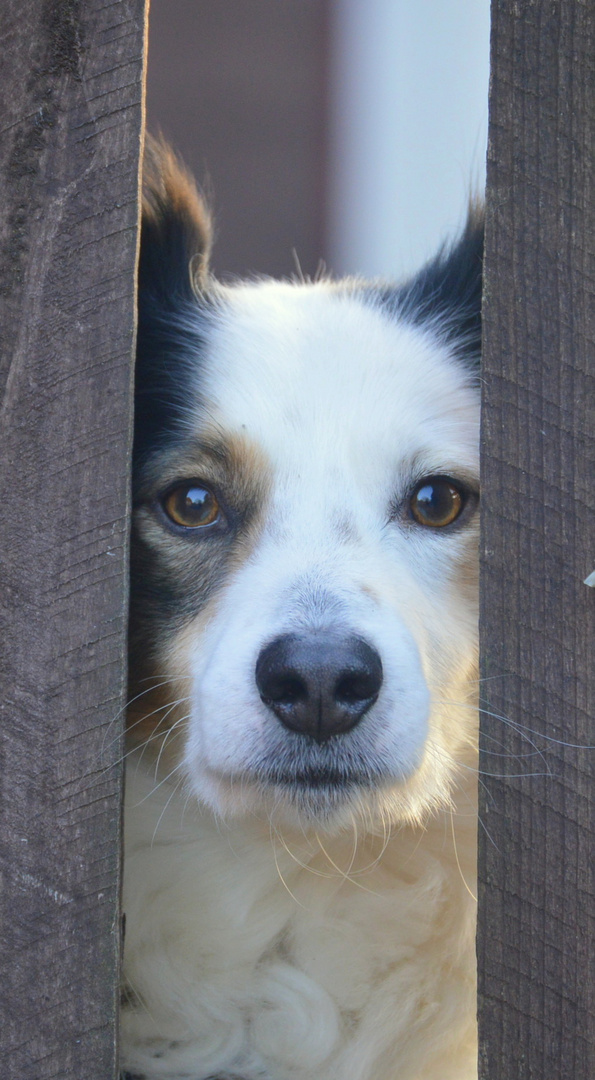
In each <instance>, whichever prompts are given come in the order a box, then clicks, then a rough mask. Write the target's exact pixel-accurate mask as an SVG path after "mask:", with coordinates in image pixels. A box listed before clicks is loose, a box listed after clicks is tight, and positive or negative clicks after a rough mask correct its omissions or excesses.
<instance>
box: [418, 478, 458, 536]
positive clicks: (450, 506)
mask: <svg viewBox="0 0 595 1080" xmlns="http://www.w3.org/2000/svg"><path fill="white" fill-rule="evenodd" d="M465 502H466V495H465V492H464V491H462V490H461V488H460V487H458V486H457V485H456V484H455V482H454V480H451V479H450V478H449V477H448V476H427V477H425V479H423V480H422V481H421V482H420V483H419V484H418V485H417V487H416V488H415V490H414V492H413V495H412V496H411V499H410V501H409V506H410V508H411V513H412V515H413V517H414V519H415V521H417V523H418V525H426V526H429V527H430V528H432V529H442V528H444V526H445V525H452V523H453V521H456V519H457V518H458V516H459V514H460V513H461V511H462V509H463V507H464V505H465Z"/></svg>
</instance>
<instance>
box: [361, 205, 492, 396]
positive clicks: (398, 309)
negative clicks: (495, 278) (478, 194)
mask: <svg viewBox="0 0 595 1080" xmlns="http://www.w3.org/2000/svg"><path fill="white" fill-rule="evenodd" d="M483 243H484V214H483V208H482V207H480V206H479V205H476V204H472V205H471V207H470V209H469V215H468V217H467V223H466V225H465V228H464V230H463V232H462V234H461V236H460V237H459V239H458V240H457V241H455V243H454V244H452V245H451V246H444V247H443V248H441V249H440V251H439V252H438V254H437V255H436V256H435V257H434V258H433V259H432V260H431V261H430V262H428V263H427V264H426V265H425V266H424V267H423V268H422V269H421V270H420V271H419V273H418V274H416V275H415V277H414V278H412V279H411V280H410V281H408V282H406V283H405V284H404V285H400V286H392V287H391V286H387V287H386V288H384V289H383V288H382V287H381V288H380V289H371V290H370V293H369V294H368V295H369V297H370V299H376V300H377V301H380V303H381V304H382V305H383V306H385V307H386V308H387V309H388V311H389V312H390V313H391V314H394V315H395V316H398V317H400V318H402V319H405V320H406V321H407V322H410V323H413V324H414V325H415V326H424V325H426V326H427V325H430V326H434V327H435V328H436V330H437V331H438V332H439V334H440V336H441V337H442V338H443V339H444V340H446V341H447V342H448V344H449V345H450V346H451V347H452V348H453V350H454V352H455V355H456V356H457V357H458V358H459V359H460V360H461V361H462V362H463V363H465V365H466V366H468V367H469V368H470V370H472V371H473V373H474V374H475V375H477V374H478V372H479V362H480V356H481V295H482V267H483Z"/></svg>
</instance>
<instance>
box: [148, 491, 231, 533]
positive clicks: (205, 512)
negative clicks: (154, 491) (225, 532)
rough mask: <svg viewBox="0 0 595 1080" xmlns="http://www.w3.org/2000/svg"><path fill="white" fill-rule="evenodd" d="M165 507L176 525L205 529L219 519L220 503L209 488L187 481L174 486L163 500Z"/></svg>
mask: <svg viewBox="0 0 595 1080" xmlns="http://www.w3.org/2000/svg"><path fill="white" fill-rule="evenodd" d="M162 506H163V509H164V510H165V513H166V514H167V516H168V518H169V519H170V520H171V521H173V522H174V524H175V525H182V526H184V528H186V529H203V528H205V526H207V525H214V524H215V522H216V521H218V520H219V503H218V502H217V499H216V497H215V495H213V492H212V491H210V490H209V488H207V487H205V486H204V485H203V484H200V483H198V482H197V481H192V480H190V481H186V482H185V483H183V484H179V485H178V487H175V488H173V489H172V490H171V491H170V492H168V494H167V495H166V496H165V498H164V499H163V501H162Z"/></svg>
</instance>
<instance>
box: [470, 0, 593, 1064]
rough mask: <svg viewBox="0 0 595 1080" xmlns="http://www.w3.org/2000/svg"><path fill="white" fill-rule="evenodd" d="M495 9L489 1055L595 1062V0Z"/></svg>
mask: <svg viewBox="0 0 595 1080" xmlns="http://www.w3.org/2000/svg"><path fill="white" fill-rule="evenodd" d="M492 19H493V25H492V84H491V95H490V138H489V150H488V222H487V251H486V286H485V288H486V293H485V352H484V355H485V359H484V391H485V400H484V412H483V438H484V452H483V477H482V484H483V495H482V500H483V537H482V567H483V583H482V600H481V644H482V652H483V663H482V676H483V678H484V680H485V681H484V682H483V683H482V697H483V703H484V706H485V708H486V709H488V710H489V711H488V712H486V713H485V714H484V715H483V718H482V727H483V736H482V757H481V766H482V769H483V770H484V776H483V777H482V782H481V786H480V792H481V800H480V801H481V816H482V820H483V823H484V826H485V829H484V831H483V833H482V837H481V846H480V905H481V906H480V927H479V936H478V959H479V992H480V997H479V1022H480V1040H481V1050H480V1075H481V1077H482V1078H484V1080H487V1078H489V1080H504V1078H506V1080H510V1078H512V1077H514V1078H515V1080H529V1078H531V1080H544V1078H546V1077H555V1078H556V1080H593V1077H594V1076H595V871H594V868H595V859H594V851H595V750H593V749H587V747H593V746H594V744H595V731H594V728H595V724H594V717H595V665H594V664H593V652H594V642H595V591H594V590H593V589H589V588H587V587H586V586H585V585H584V584H583V579H584V578H585V577H586V576H587V574H588V573H590V572H591V571H592V570H593V569H595V305H594V293H595V190H594V186H595V185H594V180H593V176H594V167H595V5H594V4H593V3H592V2H591V0H586V2H585V0H527V2H524V3H519V2H518V0H494V2H493V4H492ZM502 774H504V776H503V778H501V777H502Z"/></svg>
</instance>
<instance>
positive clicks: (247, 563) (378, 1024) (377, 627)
mask: <svg viewBox="0 0 595 1080" xmlns="http://www.w3.org/2000/svg"><path fill="white" fill-rule="evenodd" d="M210 245H211V225H210V221H209V217H208V214H207V211H206V209H205V206H204V205H203V202H202V201H201V198H200V197H199V195H198V193H197V189H196V187H195V185H194V183H193V181H192V179H191V177H190V176H189V174H188V173H187V172H186V171H185V169H184V167H183V165H182V164H181V163H180V162H179V160H178V159H177V158H176V157H175V155H174V153H173V152H172V151H171V150H170V149H169V148H168V146H167V145H166V144H164V143H163V142H157V141H154V140H149V143H148V146H147V150H146V162H145V174H144V206H143V217H142V233H141V254H140V270H139V324H138V358H137V368H136V421H135V441H134V478H133V527H132V570H131V621H130V655H131V665H130V666H131V698H132V704H131V705H130V710H129V727H128V739H129V752H128V769H127V781H126V811H125V822H126V831H125V873H124V910H125V915H126V939H125V958H124V983H123V992H122V1036H121V1040H122V1063H123V1070H124V1071H123V1074H122V1075H123V1076H124V1077H126V1078H127V1080H132V1078H134V1080H138V1078H141V1077H142V1078H143V1080H166V1078H167V1080H207V1078H208V1080H230V1078H234V1080H472V1078H473V1077H476V1076H477V1064H476V1054H477V1050H476V1030H475V994H476V977H475V943H474V930H475V900H474V895H473V894H474V890H475V884H474V879H475V849H476V814H477V811H476V784H477V760H476V753H477V751H476V742H477V737H476V732H477V702H476V691H477V674H476V662H477V655H476V654H477V607H478V586H477V561H478V559H477V548H478V503H479V495H478V428H479V390H478V384H479V354H480V339H481V267H482V245H483V225H482V215H481V209H479V208H478V207H477V206H472V207H471V209H470V212H469V217H468V220H467V223H466V226H465V228H464V230H463V231H462V233H461V235H460V237H459V238H458V240H457V241H456V242H455V243H454V244H451V245H450V246H446V247H443V248H442V249H441V250H440V251H439V253H438V255H437V256H436V257H435V258H434V259H433V260H432V261H431V262H429V263H428V264H427V265H426V266H425V267H424V268H423V269H422V270H421V271H420V272H419V273H418V274H417V275H416V276H414V277H413V278H412V279H411V280H409V281H407V282H406V283H404V284H401V285H395V286H392V285H387V284H385V283H368V282H365V281H362V280H358V279H355V278H353V279H347V280H339V281H333V280H331V279H329V278H326V277H322V278H321V279H320V280H314V281H310V280H299V281H298V280H295V281H294V280H292V281H274V280H267V279H258V280H248V281H239V282H237V283H232V284H230V283H228V284H222V283H220V282H218V281H216V280H214V278H213V277H212V276H211V274H210V272H209V251H210Z"/></svg>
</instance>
